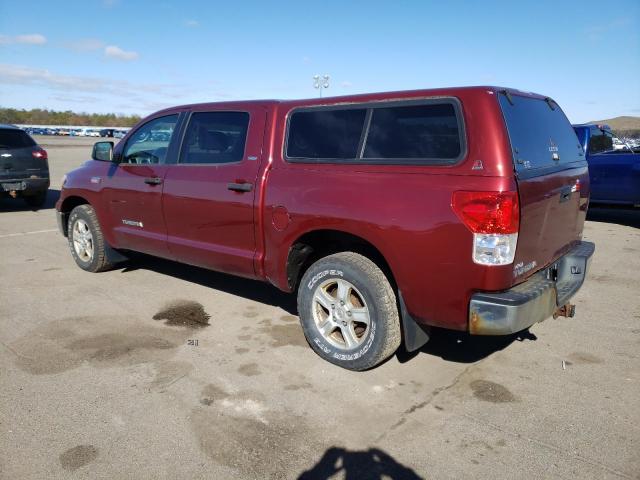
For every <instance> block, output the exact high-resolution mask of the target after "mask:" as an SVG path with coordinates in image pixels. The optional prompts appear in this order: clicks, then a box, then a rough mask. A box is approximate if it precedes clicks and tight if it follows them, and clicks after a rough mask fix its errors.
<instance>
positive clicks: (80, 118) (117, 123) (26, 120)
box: [0, 107, 140, 127]
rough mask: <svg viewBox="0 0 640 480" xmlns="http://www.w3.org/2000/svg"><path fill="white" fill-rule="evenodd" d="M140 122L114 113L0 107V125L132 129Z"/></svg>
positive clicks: (138, 117)
mask: <svg viewBox="0 0 640 480" xmlns="http://www.w3.org/2000/svg"><path fill="white" fill-rule="evenodd" d="M139 120H140V116H138V115H120V114H115V113H84V112H82V113H77V112H72V111H71V110H66V111H64V112H62V111H56V110H45V109H41V108H33V109H31V110H24V109H22V110H18V109H15V108H1V107H0V123H10V124H26V125H60V126H65V125H66V126H68V125H95V126H101V127H132V126H133V125H135V124H136V123H137V122H138V121H139Z"/></svg>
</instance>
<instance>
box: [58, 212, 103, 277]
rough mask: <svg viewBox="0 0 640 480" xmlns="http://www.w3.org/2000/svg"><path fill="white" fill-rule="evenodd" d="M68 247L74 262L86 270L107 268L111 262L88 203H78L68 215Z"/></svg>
mask: <svg viewBox="0 0 640 480" xmlns="http://www.w3.org/2000/svg"><path fill="white" fill-rule="evenodd" d="M68 230H69V237H68V239H69V249H70V250H71V256H72V257H73V259H74V260H75V262H76V264H77V265H78V266H79V267H80V268H82V269H83V270H86V271H87V272H102V271H104V270H109V269H110V268H112V267H113V264H112V263H110V262H109V260H108V258H107V251H106V249H107V245H106V243H105V240H104V237H103V235H102V230H101V229H100V224H99V223H98V217H97V216H96V212H95V210H94V209H93V207H91V206H90V205H80V206H78V207H76V208H74V209H73V210H72V211H71V215H69V225H68Z"/></svg>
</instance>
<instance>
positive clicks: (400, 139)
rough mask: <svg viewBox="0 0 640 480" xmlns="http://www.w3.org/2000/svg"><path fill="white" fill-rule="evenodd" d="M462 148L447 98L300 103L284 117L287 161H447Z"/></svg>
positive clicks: (456, 115) (456, 111) (460, 128)
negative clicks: (300, 105)
mask: <svg viewBox="0 0 640 480" xmlns="http://www.w3.org/2000/svg"><path fill="white" fill-rule="evenodd" d="M464 154H465V135H464V125H463V122H462V114H461V108H460V105H459V103H458V101H457V100H455V99H453V98H442V99H440V98H439V99H429V100H417V101H416V100H411V101H391V102H376V103H367V104H356V105H347V106H331V107H325V106H323V107H310V108H302V109H296V110H294V111H293V112H292V113H291V114H290V116H289V120H288V129H287V139H286V145H285V158H286V160H287V161H289V162H303V163H359V164H405V165H453V164H455V163H458V162H459V161H460V160H461V159H462V158H463V157H464Z"/></svg>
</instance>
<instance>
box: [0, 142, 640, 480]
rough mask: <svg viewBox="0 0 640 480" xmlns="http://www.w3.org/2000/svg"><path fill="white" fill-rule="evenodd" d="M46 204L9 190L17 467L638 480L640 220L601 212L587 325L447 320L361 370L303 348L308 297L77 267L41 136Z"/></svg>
mask: <svg viewBox="0 0 640 480" xmlns="http://www.w3.org/2000/svg"><path fill="white" fill-rule="evenodd" d="M37 140H38V141H39V142H40V143H42V144H43V145H44V146H45V148H46V149H47V150H48V152H49V159H50V160H49V161H50V167H51V172H52V185H51V191H50V194H49V199H48V203H47V205H46V207H45V208H43V209H40V210H38V211H32V210H30V209H28V208H27V207H26V206H25V205H24V204H23V203H22V202H21V201H9V200H0V252H1V253H0V278H1V279H2V282H0V342H1V345H0V366H1V370H0V476H1V477H2V478H11V479H20V478H29V479H39V478H43V479H44V478H91V479H98V478H105V479H120V478H144V479H146V478H149V479H156V478H224V479H236V478H237V479H241V478H305V479H329V478H331V479H343V478H347V479H356V478H357V479H381V478H392V479H404V478H408V479H416V478H444V479H460V478H497V479H513V478H580V479H591V478H599V479H600V478H623V479H638V478H640V287H639V285H640V213H639V212H631V211H620V210H609V209H594V210H593V211H592V212H591V213H590V217H589V218H590V221H588V222H587V224H586V227H585V234H584V236H585V239H587V240H590V241H593V242H595V243H596V246H597V250H596V254H595V256H594V259H593V263H592V267H591V271H590V272H589V274H588V276H587V281H586V283H585V285H584V287H583V288H582V290H581V291H580V292H579V294H578V295H577V296H576V297H575V298H574V303H576V305H577V312H576V317H575V318H573V319H558V320H552V319H549V320H547V321H545V322H543V323H541V324H538V325H535V326H534V327H532V328H531V330H530V332H528V333H523V334H520V335H519V336H514V337H508V338H497V339H496V338H470V337H469V336H466V335H464V334H461V333H448V332H445V331H435V332H434V335H433V338H432V341H431V342H429V343H428V344H427V345H426V346H425V347H424V348H423V349H422V351H420V352H418V353H417V354H416V355H406V354H404V355H402V354H400V355H398V356H395V357H393V358H392V359H391V360H389V361H388V362H386V363H385V364H383V365H381V366H380V367H378V368H376V369H373V370H371V371H368V372H364V373H356V372H350V371H346V370H342V369H340V368H338V367H335V366H333V365H331V364H328V363H326V362H324V361H322V360H321V359H320V358H319V357H317V356H316V355H315V354H314V353H313V351H312V350H311V348H309V347H308V346H307V344H306V341H305V339H304V337H303V335H302V331H301V329H300V327H299V324H298V319H297V317H296V311H295V301H294V298H293V297H290V296H288V295H286V294H283V293H281V292H279V291H278V290H276V289H275V288H273V287H271V286H269V285H267V284H261V283H258V282H253V281H248V280H243V279H239V278H234V277H230V276H226V275H222V274H218V273H214V272H209V271H206V270H202V269H198V268H194V267H189V266H185V265H180V264H177V263H173V262H170V261H165V260H159V259H154V258H150V257H143V256H140V257H136V258H135V259H133V260H131V261H129V262H128V263H126V264H124V265H121V266H120V268H118V269H116V270H114V271H111V272H105V273H100V274H90V273H86V272H84V271H82V270H80V269H79V268H78V267H76V265H75V264H74V262H73V260H72V258H71V255H70V254H69V251H68V247H67V243H66V239H64V238H63V237H62V236H61V235H60V234H59V233H58V232H57V229H56V220H55V214H54V213H55V211H54V209H53V203H54V202H55V199H56V198H57V195H58V193H59V189H60V184H61V178H62V175H63V174H64V173H65V172H66V171H68V170H71V169H72V168H75V167H76V166H78V165H80V164H81V163H82V162H83V161H84V160H85V159H87V158H88V156H89V153H90V145H91V144H92V143H93V141H95V139H83V138H54V137H40V138H38V139H37Z"/></svg>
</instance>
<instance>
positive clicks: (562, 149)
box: [499, 92, 589, 283]
mask: <svg viewBox="0 0 640 480" xmlns="http://www.w3.org/2000/svg"><path fill="white" fill-rule="evenodd" d="M499 101H500V106H501V108H502V112H503V115H504V119H505V123H506V126H507V131H508V133H509V139H510V142H511V148H512V154H513V163H514V168H515V172H516V182H517V184H518V194H519V197H520V231H519V233H518V245H517V249H516V255H515V259H514V262H513V267H514V272H513V273H514V283H519V282H521V281H523V280H524V279H526V278H527V277H529V276H531V275H532V274H533V273H535V272H536V271H538V270H540V269H542V268H544V267H546V266H548V265H550V264H551V263H553V262H554V261H555V260H557V259H558V258H559V257H560V256H562V255H563V254H564V253H566V252H567V251H568V250H569V249H570V248H571V247H572V246H574V245H575V244H576V243H577V242H578V241H579V240H580V239H581V238H582V228H583V225H584V221H585V217H586V210H587V205H588V197H589V171H588V168H587V162H586V159H585V156H584V151H583V149H582V146H581V145H580V143H579V142H578V139H577V137H576V134H575V132H574V130H573V128H572V126H571V124H570V123H569V120H567V117H566V116H565V115H564V113H563V112H562V110H561V109H560V107H559V106H558V105H557V104H556V103H555V102H554V101H553V100H551V99H545V98H541V97H537V96H529V95H519V94H517V93H515V92H514V93H511V94H506V93H501V94H499Z"/></svg>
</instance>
